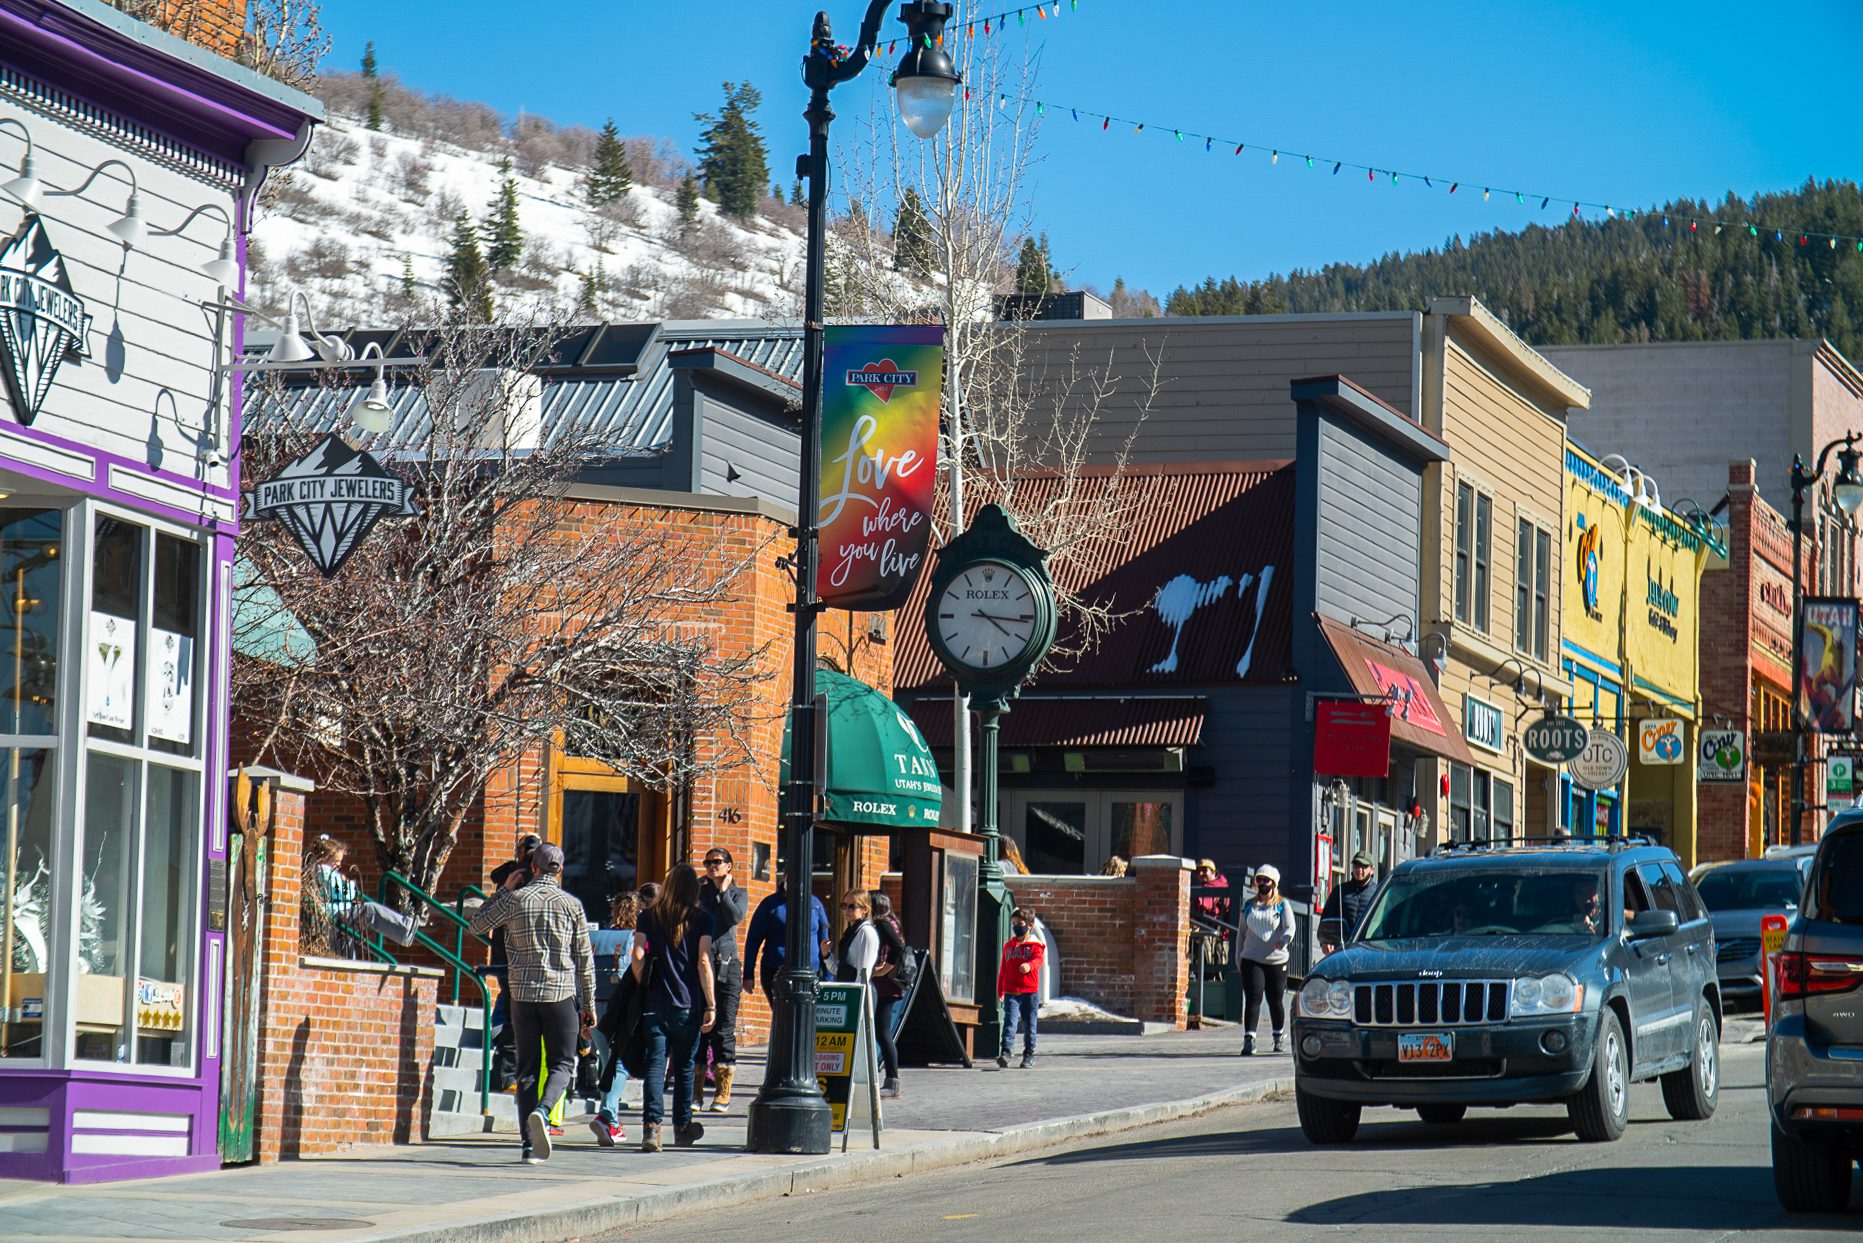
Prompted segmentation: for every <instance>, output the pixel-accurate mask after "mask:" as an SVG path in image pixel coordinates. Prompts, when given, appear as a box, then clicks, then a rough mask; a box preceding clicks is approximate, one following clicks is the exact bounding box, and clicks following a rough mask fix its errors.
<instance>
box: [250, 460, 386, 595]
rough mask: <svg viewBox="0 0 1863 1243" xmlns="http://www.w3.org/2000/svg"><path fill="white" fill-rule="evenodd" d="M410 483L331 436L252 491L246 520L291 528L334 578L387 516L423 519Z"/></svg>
mask: <svg viewBox="0 0 1863 1243" xmlns="http://www.w3.org/2000/svg"><path fill="white" fill-rule="evenodd" d="M411 491H412V489H411V488H409V486H408V482H407V480H405V479H403V478H401V476H399V475H396V474H393V473H391V472H390V471H388V470H385V469H383V467H382V464H381V463H380V462H377V461H376V460H375V458H374V456H373V455H371V454H368V453H364V452H362V451H361V450H360V449H352V448H350V447H349V445H347V444H345V443H344V442H343V438H342V437H341V436H338V435H336V434H335V433H331V434H330V435H328V436H326V437H324V438H323V440H321V441H320V442H318V444H317V447H316V448H314V449H312V450H311V451H310V452H309V453H307V454H305V455H304V456H303V457H301V458H299V459H298V460H297V461H295V462H293V463H291V465H289V466H287V467H285V468H284V469H283V470H281V471H279V472H278V474H276V475H274V476H273V477H272V478H270V479H268V480H266V481H265V482H264V483H261V484H259V485H258V486H257V487H255V488H253V490H252V499H251V501H250V503H249V505H248V508H247V511H246V517H248V518H250V519H255V520H259V521H276V522H282V523H284V524H285V529H286V530H287V531H289V532H291V537H292V538H293V539H295V540H296V541H297V542H298V547H299V548H302V549H303V550H304V555H305V556H306V557H309V558H310V562H311V564H312V565H314V566H316V567H317V568H318V570H320V571H322V573H323V575H324V577H326V578H328V577H330V576H331V575H334V574H335V573H336V572H337V571H338V570H340V569H342V568H343V563H344V562H345V561H347V560H349V558H350V556H351V554H353V553H354V552H355V551H356V549H357V548H358V547H360V546H361V544H362V541H363V539H364V538H365V537H366V536H367V535H368V534H369V531H370V530H371V529H373V528H374V526H375V524H376V523H377V522H379V521H381V520H382V519H383V518H417V517H419V516H420V510H418V509H416V508H415V507H414V501H413V499H412V497H411V496H410V492H411Z"/></svg>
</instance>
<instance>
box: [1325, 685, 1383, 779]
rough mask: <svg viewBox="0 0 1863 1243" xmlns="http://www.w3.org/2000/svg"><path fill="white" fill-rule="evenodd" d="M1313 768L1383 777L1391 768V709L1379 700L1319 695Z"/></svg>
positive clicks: (1333, 773) (1328, 772) (1331, 774)
mask: <svg viewBox="0 0 1863 1243" xmlns="http://www.w3.org/2000/svg"><path fill="white" fill-rule="evenodd" d="M1314 717H1315V721H1316V724H1317V728H1316V729H1315V730H1314V732H1313V771H1314V773H1316V774H1319V775H1323V776H1327V777H1382V776H1384V775H1385V774H1386V773H1388V772H1389V771H1390V769H1391V712H1390V709H1389V708H1388V707H1386V705H1384V704H1381V703H1361V702H1359V701H1357V700H1351V699H1322V700H1320V702H1319V705H1318V707H1317V709H1316V711H1315V714H1314Z"/></svg>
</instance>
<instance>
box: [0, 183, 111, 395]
mask: <svg viewBox="0 0 1863 1243" xmlns="http://www.w3.org/2000/svg"><path fill="white" fill-rule="evenodd" d="M90 331H91V316H90V312H88V311H86V310H85V309H84V303H82V302H80V301H79V300H78V296H77V294H76V293H74V292H72V289H71V277H70V276H69V275H68V274H67V273H66V271H65V260H64V256H62V255H60V254H59V253H58V251H56V250H54V249H53V248H52V239H51V238H50V237H49V236H48V235H47V234H46V231H45V222H44V221H42V220H41V219H40V218H39V214H38V213H37V212H30V211H29V212H27V213H26V215H25V218H24V219H22V220H21V221H20V224H19V231H18V232H17V233H15V234H13V236H12V237H11V238H9V239H8V240H7V243H6V245H5V247H3V248H0V364H4V365H0V372H4V373H5V376H6V389H7V395H8V396H9V397H11V398H12V399H13V409H14V411H15V412H16V413H17V414H18V415H19V421H20V422H21V423H28V424H29V423H31V422H32V421H33V419H34V418H36V417H37V416H38V413H39V407H40V405H41V404H42V403H43V402H44V401H45V395H46V393H48V392H50V391H51V388H52V380H53V379H54V378H55V377H56V376H57V375H58V366H59V364H60V363H62V362H64V361H65V360H66V359H67V358H72V359H78V358H84V357H86V356H87V355H88V354H89V352H90V351H89V341H90Z"/></svg>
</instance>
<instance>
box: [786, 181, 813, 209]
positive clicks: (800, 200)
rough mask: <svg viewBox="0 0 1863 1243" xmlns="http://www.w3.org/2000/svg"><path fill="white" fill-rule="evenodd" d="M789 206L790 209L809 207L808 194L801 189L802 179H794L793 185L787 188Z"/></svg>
mask: <svg viewBox="0 0 1863 1243" xmlns="http://www.w3.org/2000/svg"><path fill="white" fill-rule="evenodd" d="M789 205H790V206H791V207H807V206H808V205H809V196H808V192H807V191H805V190H804V189H803V188H802V178H800V177H798V178H796V184H795V185H793V186H791V187H789Z"/></svg>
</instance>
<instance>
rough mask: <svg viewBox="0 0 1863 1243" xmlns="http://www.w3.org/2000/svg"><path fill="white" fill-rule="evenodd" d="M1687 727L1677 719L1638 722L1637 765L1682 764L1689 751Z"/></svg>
mask: <svg viewBox="0 0 1863 1243" xmlns="http://www.w3.org/2000/svg"><path fill="white" fill-rule="evenodd" d="M1686 737H1687V726H1686V725H1684V724H1683V722H1682V721H1680V720H1679V719H1677V718H1675V717H1655V718H1653V719H1651V720H1647V721H1639V722H1637V763H1639V764H1680V763H1681V762H1682V756H1683V754H1684V753H1685V752H1686V751H1687V748H1686V747H1685V746H1683V745H1682V744H1683V741H1684V739H1685V738H1686Z"/></svg>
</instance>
